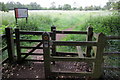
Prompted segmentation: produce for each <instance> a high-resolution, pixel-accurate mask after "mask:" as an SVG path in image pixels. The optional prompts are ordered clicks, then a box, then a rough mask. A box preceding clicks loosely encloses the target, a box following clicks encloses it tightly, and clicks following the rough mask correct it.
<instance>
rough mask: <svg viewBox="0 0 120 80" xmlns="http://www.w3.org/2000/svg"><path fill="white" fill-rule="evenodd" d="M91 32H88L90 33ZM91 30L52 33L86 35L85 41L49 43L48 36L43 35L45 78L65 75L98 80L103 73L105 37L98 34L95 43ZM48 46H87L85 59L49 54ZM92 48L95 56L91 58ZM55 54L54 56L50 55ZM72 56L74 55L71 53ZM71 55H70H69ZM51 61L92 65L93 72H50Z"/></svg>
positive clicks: (54, 41)
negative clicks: (96, 79)
mask: <svg viewBox="0 0 120 80" xmlns="http://www.w3.org/2000/svg"><path fill="white" fill-rule="evenodd" d="M89 30H90V31H91V32H90V31H89ZM92 30H93V29H92V28H90V27H89V28H88V32H87V31H86V32H81V31H79V32H78V31H55V30H53V32H54V33H56V34H57V33H59V34H87V35H88V36H87V41H56V40H52V41H51V42H52V43H50V35H49V33H47V32H46V33H44V34H43V47H44V48H43V51H44V67H45V77H46V78H47V77H50V76H51V75H52V76H58V75H59V76H60V75H63V76H64V75H67V76H88V77H93V78H99V77H100V76H102V73H103V68H102V64H103V51H104V46H105V42H106V37H105V35H103V34H102V33H100V34H99V35H98V36H97V38H96V41H92V38H91V37H90V36H92V34H93V32H92ZM50 44H52V46H54V47H56V46H87V48H86V56H85V57H60V56H58V54H56V53H57V52H56V51H53V52H52V53H51V52H50ZM93 46H96V48H94V52H95V56H92V57H91V54H90V51H91V49H92V47H93ZM51 54H55V55H51ZM61 54H64V53H61ZM66 54H67V55H70V54H69V53H66ZM73 54H74V53H73ZM71 55H72V54H71ZM52 61H54V62H55V61H76V62H89V63H94V66H93V67H94V70H93V71H92V72H58V71H52V70H51V62H52Z"/></svg>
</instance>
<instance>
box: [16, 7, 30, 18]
mask: <svg viewBox="0 0 120 80" xmlns="http://www.w3.org/2000/svg"><path fill="white" fill-rule="evenodd" d="M14 10H15V17H16V18H27V17H28V9H27V8H15V9H14Z"/></svg>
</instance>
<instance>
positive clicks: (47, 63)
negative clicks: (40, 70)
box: [42, 32, 51, 78]
mask: <svg viewBox="0 0 120 80" xmlns="http://www.w3.org/2000/svg"><path fill="white" fill-rule="evenodd" d="M42 40H43V53H44V71H45V78H49V77H50V63H51V62H50V44H49V40H50V35H49V33H47V32H45V33H43V35H42Z"/></svg>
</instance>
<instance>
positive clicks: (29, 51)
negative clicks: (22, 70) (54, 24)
mask: <svg viewBox="0 0 120 80" xmlns="http://www.w3.org/2000/svg"><path fill="white" fill-rule="evenodd" d="M42 43H43V42H40V43H39V44H38V45H37V46H36V47H39V46H41V45H42ZM36 47H35V48H33V49H32V50H30V51H29V52H28V53H32V52H34V51H35V50H36ZM28 56H29V55H25V56H24V57H23V58H22V60H24V59H25V58H27V57H28Z"/></svg>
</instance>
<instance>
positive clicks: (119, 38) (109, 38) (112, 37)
mask: <svg viewBox="0 0 120 80" xmlns="http://www.w3.org/2000/svg"><path fill="white" fill-rule="evenodd" d="M107 39H108V40H112V39H113V40H115V39H117V40H120V36H107Z"/></svg>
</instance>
